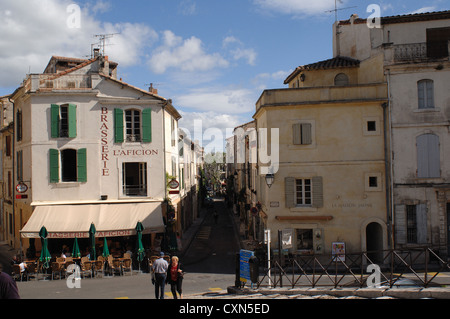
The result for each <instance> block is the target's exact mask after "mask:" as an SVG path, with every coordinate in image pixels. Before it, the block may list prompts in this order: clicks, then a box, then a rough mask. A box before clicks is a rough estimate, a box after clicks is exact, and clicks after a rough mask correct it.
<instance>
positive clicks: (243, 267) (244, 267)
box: [239, 249, 254, 282]
mask: <svg viewBox="0 0 450 319" xmlns="http://www.w3.org/2000/svg"><path fill="white" fill-rule="evenodd" d="M252 256H254V252H253V251H250V250H245V249H241V250H240V252H239V273H240V281H243V282H247V280H251V279H250V265H249V263H248V261H249V260H250V257H252Z"/></svg>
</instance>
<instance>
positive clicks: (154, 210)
mask: <svg viewBox="0 0 450 319" xmlns="http://www.w3.org/2000/svg"><path fill="white" fill-rule="evenodd" d="M116 70H117V64H116V63H114V62H111V61H109V60H108V58H107V57H106V56H101V55H96V56H95V57H94V58H92V59H89V60H85V59H73V58H65V57H52V58H51V60H50V62H49V64H48V66H47V67H46V69H45V71H44V73H42V74H30V75H28V76H27V78H26V79H25V80H24V82H23V85H21V86H20V87H19V88H17V89H16V90H15V92H14V93H12V94H11V95H10V97H9V98H10V100H11V101H12V102H13V104H12V107H13V110H14V119H15V121H14V132H15V134H14V143H13V144H14V148H13V151H12V152H13V155H14V156H13V158H14V160H13V161H14V163H16V164H17V165H15V171H16V172H17V174H15V175H14V178H13V179H14V180H13V181H12V184H13V185H14V186H16V185H19V184H20V185H21V186H22V187H23V188H22V189H21V190H20V192H19V191H17V190H16V191H15V192H14V197H13V198H14V201H13V202H14V209H13V214H14V217H15V222H14V226H13V227H14V234H15V236H14V239H13V242H12V243H11V244H12V245H13V246H14V247H15V248H17V249H19V248H20V247H21V248H22V249H23V250H24V251H25V249H26V248H27V247H28V246H29V240H28V239H32V238H39V234H38V233H39V230H40V228H41V227H42V226H45V227H46V228H47V230H48V233H49V235H48V237H49V238H56V239H61V240H66V239H70V240H71V241H73V238H74V237H75V236H76V237H77V238H81V240H83V238H87V237H88V231H89V228H90V225H91V223H93V224H94V225H95V227H96V230H97V233H96V236H97V237H107V238H108V240H110V239H113V238H116V239H117V241H119V242H121V241H122V239H123V238H129V236H133V235H135V234H136V231H135V227H136V224H137V222H138V221H140V222H142V224H143V225H144V228H145V229H144V234H146V235H148V237H145V238H146V241H145V245H146V247H147V248H149V249H160V245H161V242H162V241H163V240H164V235H165V232H166V226H167V225H166V223H167V210H166V207H167V206H166V205H165V204H163V203H164V200H165V199H166V196H167V194H166V191H167V181H166V172H169V173H170V172H171V171H172V170H173V171H175V172H176V174H175V177H176V178H177V179H178V178H179V176H178V172H179V165H180V161H179V156H178V154H179V153H178V134H177V132H178V120H179V119H180V118H181V116H180V114H179V113H178V112H177V110H176V109H175V108H174V107H173V105H172V103H171V100H169V99H166V98H164V97H162V96H160V95H158V94H157V91H156V90H155V89H153V88H152V87H151V88H150V89H149V90H148V91H147V90H142V89H139V88H137V87H134V86H132V85H129V84H127V83H126V82H123V81H122V80H121V79H117V77H116V73H117V71H116ZM172 155H173V157H172ZM172 158H174V161H172ZM172 165H175V167H172ZM173 190H175V192H174V194H171V195H170V196H171V197H172V201H177V200H179V197H180V192H179V188H176V187H175V188H174V189H173ZM5 199H6V198H5ZM179 213H180V212H179V211H175V216H172V217H173V218H175V219H179V218H180V217H181V216H180V215H179ZM176 231H178V230H177V229H176ZM166 240H167V238H166ZM50 242H52V241H50ZM55 242H56V241H55ZM61 243H62V241H61V242H59V244H61ZM166 244H167V243H166ZM70 245H71V244H70ZM36 246H37V248H38V249H39V247H38V246H40V245H39V241H36ZM122 248H125V247H122ZM57 249H60V248H57ZM53 253H55V251H53Z"/></svg>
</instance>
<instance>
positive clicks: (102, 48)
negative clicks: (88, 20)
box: [91, 33, 119, 56]
mask: <svg viewBox="0 0 450 319" xmlns="http://www.w3.org/2000/svg"><path fill="white" fill-rule="evenodd" d="M116 34H119V33H109V34H96V35H94V37H96V38H99V46H100V51H101V55H102V56H105V48H106V39H110V38H112V37H113V36H114V35H116ZM91 46H92V45H91Z"/></svg>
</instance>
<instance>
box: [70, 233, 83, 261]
mask: <svg viewBox="0 0 450 319" xmlns="http://www.w3.org/2000/svg"><path fill="white" fill-rule="evenodd" d="M72 257H75V258H79V257H81V253H80V247H79V246H78V239H77V236H75V241H74V243H73V249H72Z"/></svg>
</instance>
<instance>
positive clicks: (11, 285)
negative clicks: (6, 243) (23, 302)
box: [0, 264, 20, 299]
mask: <svg viewBox="0 0 450 319" xmlns="http://www.w3.org/2000/svg"><path fill="white" fill-rule="evenodd" d="M0 299H20V296H19V290H18V289H17V284H16V282H15V281H14V279H12V278H11V276H10V275H8V274H7V273H4V272H3V267H2V265H1V264H0Z"/></svg>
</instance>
